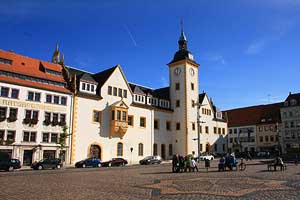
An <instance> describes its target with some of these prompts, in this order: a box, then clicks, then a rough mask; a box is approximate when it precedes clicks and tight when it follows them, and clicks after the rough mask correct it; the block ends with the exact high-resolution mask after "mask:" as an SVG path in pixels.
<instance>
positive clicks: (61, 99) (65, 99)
mask: <svg viewBox="0 0 300 200" xmlns="http://www.w3.org/2000/svg"><path fill="white" fill-rule="evenodd" d="M60 104H61V105H67V97H61V98H60Z"/></svg>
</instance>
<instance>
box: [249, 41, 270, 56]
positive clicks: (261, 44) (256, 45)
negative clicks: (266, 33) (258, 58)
mask: <svg viewBox="0 0 300 200" xmlns="http://www.w3.org/2000/svg"><path fill="white" fill-rule="evenodd" d="M268 42H269V41H268V40H265V39H261V40H258V41H254V42H253V43H251V44H250V45H249V46H248V49H247V50H246V54H257V53H259V52H261V51H262V50H263V49H264V48H265V46H266V45H267V43H268Z"/></svg>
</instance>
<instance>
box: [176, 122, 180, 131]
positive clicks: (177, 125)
mask: <svg viewBox="0 0 300 200" xmlns="http://www.w3.org/2000/svg"><path fill="white" fill-rule="evenodd" d="M176 130H177V131H178V130H180V123H179V122H177V123H176Z"/></svg>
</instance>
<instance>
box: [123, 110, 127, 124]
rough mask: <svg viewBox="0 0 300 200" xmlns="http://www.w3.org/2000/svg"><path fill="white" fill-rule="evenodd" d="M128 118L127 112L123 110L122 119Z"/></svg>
mask: <svg viewBox="0 0 300 200" xmlns="http://www.w3.org/2000/svg"><path fill="white" fill-rule="evenodd" d="M126 118H127V112H125V111H122V121H123V122H126V121H127V120H126Z"/></svg>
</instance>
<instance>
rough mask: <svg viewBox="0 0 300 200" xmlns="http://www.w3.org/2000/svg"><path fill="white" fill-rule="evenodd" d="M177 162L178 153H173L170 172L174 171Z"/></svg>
mask: <svg viewBox="0 0 300 200" xmlns="http://www.w3.org/2000/svg"><path fill="white" fill-rule="evenodd" d="M178 163H179V160H178V155H175V154H174V155H173V158H172V172H173V173H174V172H176V171H177V164H178Z"/></svg>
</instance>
